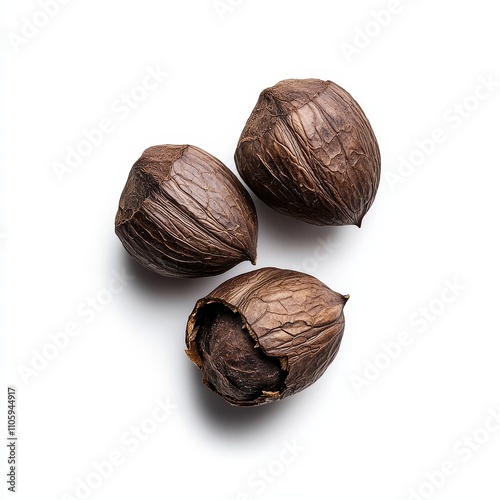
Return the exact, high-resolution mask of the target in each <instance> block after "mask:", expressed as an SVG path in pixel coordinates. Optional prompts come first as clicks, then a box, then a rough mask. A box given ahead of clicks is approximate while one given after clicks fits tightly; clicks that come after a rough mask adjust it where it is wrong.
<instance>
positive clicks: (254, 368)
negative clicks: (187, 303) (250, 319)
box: [198, 304, 285, 401]
mask: <svg viewBox="0 0 500 500" xmlns="http://www.w3.org/2000/svg"><path fill="white" fill-rule="evenodd" d="M198 343H199V345H200V352H201V353H202V360H203V368H202V376H203V379H204V381H205V383H206V384H207V385H208V386H210V387H211V388H213V390H214V391H216V392H218V393H219V394H221V395H223V396H224V397H225V398H229V399H232V400H237V401H253V400H254V399H255V398H257V397H258V396H260V394H262V392H263V391H266V392H272V391H277V390H279V389H280V388H281V387H282V386H283V379H284V375H285V374H284V372H282V370H281V368H280V361H279V359H278V358H271V357H269V356H266V355H265V354H264V353H263V352H262V350H261V349H260V348H259V347H258V344H257V343H256V342H255V340H254V339H253V338H252V337H251V336H250V334H249V333H248V331H247V330H245V329H244V328H243V324H242V321H241V317H240V315H239V314H236V313H233V312H232V311H231V310H230V309H228V308H227V307H225V306H223V305H222V304H208V305H206V306H205V307H204V308H203V311H200V322H199V330H198Z"/></svg>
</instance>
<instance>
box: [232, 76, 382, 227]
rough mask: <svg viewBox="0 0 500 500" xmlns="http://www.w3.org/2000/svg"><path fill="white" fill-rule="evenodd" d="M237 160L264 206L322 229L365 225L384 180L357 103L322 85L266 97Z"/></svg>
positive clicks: (282, 87) (307, 83) (289, 87)
mask: <svg viewBox="0 0 500 500" xmlns="http://www.w3.org/2000/svg"><path fill="white" fill-rule="evenodd" d="M235 162H236V166H237V168H238V171H239V173H240V175H241V177H242V178H243V180H244V181H245V182H246V183H247V184H248V186H249V187H250V188H251V189H252V190H253V191H254V193H255V194H256V195H257V196H258V197H259V198H260V199H261V200H262V201H263V202H264V203H267V204H268V205H269V206H270V207H272V208H273V209H274V210H276V211H277V212H279V213H281V214H285V215H289V216H292V217H295V218H297V219H300V220H303V221H305V222H309V223H311V224H316V225H335V226H341V225H347V224H355V225H357V226H360V225H361V220H362V219H363V217H364V215H365V214H366V212H367V211H368V209H369V208H370V206H371V205H372V203H373V200H374V198H375V194H376V192H377V188H378V185H379V181H380V151H379V147H378V144H377V139H376V138H375V134H374V132H373V130H372V127H371V126H370V123H369V121H368V119H367V118H366V116H365V114H364V113H363V111H362V109H361V108H360V106H359V104H358V103H357V102H356V101H355V100H354V99H353V98H352V96H351V95H350V94H348V93H347V92H346V91H345V90H344V89H342V88H341V87H339V86H338V85H336V84H335V83H333V82H331V81H322V80H317V79H304V80H283V81H281V82H279V83H278V84H276V85H275V86H274V87H271V88H268V89H265V90H264V91H263V92H262V93H261V94H260V97H259V100H258V102H257V104H256V106H255V108H254V110H253V111H252V114H251V115H250V117H249V119H248V121H247V123H246V125H245V128H244V129H243V132H242V134H241V137H240V139H239V142H238V146H237V149H236V153H235Z"/></svg>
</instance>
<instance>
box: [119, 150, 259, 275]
mask: <svg viewBox="0 0 500 500" xmlns="http://www.w3.org/2000/svg"><path fill="white" fill-rule="evenodd" d="M115 228H116V234H117V235H118V237H119V238H120V240H121V242H122V243H123V246H124V247H125V249H126V250H127V251H128V252H129V254H130V255H132V257H134V258H135V259H136V260H137V261H139V262H140V263H141V264H142V265H144V266H145V267H147V268H148V269H151V270H152V271H155V272H157V273H159V274H163V275H165V276H172V277H187V278H195V277H199V276H210V275H215V274H220V273H222V272H224V271H227V270H228V269H230V268H231V267H233V266H234V265H236V264H238V263H239V262H241V261H244V260H250V261H252V262H255V259H256V246H257V215H256V212H255V207H254V204H253V202H252V199H251V198H250V196H249V194H248V193H247V191H246V190H245V188H244V187H243V186H242V184H241V183H240V182H239V181H238V179H237V178H236V176H235V175H234V174H233V173H232V172H231V171H230V170H229V169H228V168H227V167H226V166H225V165H224V164H223V163H221V162H220V161H219V160H217V159H216V158H215V157H213V156H212V155H210V154H208V153H207V152H205V151H203V150H201V149H199V148H197V147H194V146H186V145H185V146H173V145H164V146H153V147H151V148H148V149H147V150H146V151H144V153H143V155H142V156H141V158H140V159H139V160H138V161H137V162H136V163H135V164H134V166H133V167H132V170H131V171H130V175H129V177H128V180H127V183H126V185H125V188H124V190H123V193H122V195H121V198H120V202H119V207H118V212H117V214H116V220H115Z"/></svg>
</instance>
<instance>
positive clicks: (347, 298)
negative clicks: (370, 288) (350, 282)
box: [343, 294, 351, 302]
mask: <svg viewBox="0 0 500 500" xmlns="http://www.w3.org/2000/svg"><path fill="white" fill-rule="evenodd" d="M343 297H344V299H345V301H346V302H347V301H348V300H349V299H350V298H351V296H350V295H349V294H347V295H343Z"/></svg>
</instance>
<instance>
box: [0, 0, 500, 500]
mask: <svg viewBox="0 0 500 500" xmlns="http://www.w3.org/2000/svg"><path fill="white" fill-rule="evenodd" d="M41 3H42V2H37V1H27V0H24V1H18V2H8V3H7V2H3V4H2V15H1V21H0V22H1V28H2V38H1V40H0V43H1V47H0V51H1V52H0V55H1V65H2V79H1V82H2V83H1V136H2V148H1V153H0V154H1V162H2V178H1V198H0V199H1V216H0V234H1V239H0V256H1V263H2V264H1V266H2V267H1V285H2V310H1V331H2V345H1V351H2V369H3V374H2V375H3V381H2V387H1V394H2V396H1V398H0V399H1V400H2V404H1V405H0V408H1V410H0V413H1V414H2V417H1V419H0V422H1V431H0V435H1V436H5V435H6V412H7V409H6V399H7V397H6V392H7V385H12V386H15V387H16V388H17V400H18V406H17V412H18V428H17V432H18V435H19V441H18V449H17V452H18V484H17V489H18V496H17V498H20V499H30V500H31V499H35V498H36V499H38V500H45V499H68V498H84V497H85V496H87V497H88V498H92V499H94V498H95V499H106V498H120V499H136V498H148V499H165V498H186V499H188V498H189V499H192V498H206V499H217V500H235V499H238V498H239V499H240V500H243V499H248V498H251V499H254V498H255V499H276V498H288V499H290V498H293V499H304V498H321V497H320V495H325V496H328V498H343V499H349V500H350V499H359V498H370V499H373V500H391V499H394V500H405V499H409V498H413V499H418V498H439V499H443V500H446V499H453V500H465V499H470V498H481V499H482V500H488V499H498V498H500V484H499V482H498V468H499V463H500V432H499V429H500V424H495V423H494V420H493V417H492V415H494V414H497V415H498V412H499V411H500V393H499V390H498V389H499V380H500V364H499V362H498V354H499V349H500V340H499V333H500V332H499V327H498V299H499V294H498V280H499V266H498V255H499V253H500V252H499V250H500V249H499V243H498V241H499V240H498V220H497V218H498V212H499V210H498V190H499V180H500V176H499V174H498V168H499V160H498V153H497V149H498V141H499V132H500V127H499V122H498V116H499V112H500V98H499V94H500V86H499V82H500V67H499V65H500V64H499V60H498V49H499V48H500V32H499V30H498V13H496V12H495V10H494V5H495V3H494V2H492V1H491V0H475V1H474V2H472V1H466V2H456V1H452V0H441V1H439V2H430V1H424V0H420V1H409V0H401V1H400V2H399V3H398V2H397V1H393V2H389V1H388V0H387V1H378V0H377V1H375V0H373V1H368V0H363V1H357V2H347V1H338V0H336V1H329V2H327V1H319V0H318V1H311V0H308V1H307V2H305V1H290V0H286V1H285V0H274V1H272V2H270V1H263V0H261V1H250V0H247V1H244V0H243V1H240V2H238V1H234V0H233V1H232V2H230V0H222V1H221V2H219V8H218V9H217V8H216V6H215V5H214V3H213V2H212V0H203V1H202V0H197V1H190V2H187V1H185V2H181V1H180V0H177V1H165V0H141V1H140V2H139V1H130V2H119V1H117V0H108V1H106V2H103V1H97V0H86V1H85V2H83V1H77V0H73V1H69V2H67V4H66V5H60V4H57V5H58V6H59V7H58V12H55V9H54V8H53V12H52V14H51V15H52V17H51V18H50V19H48V22H46V23H45V25H44V26H41V27H40V28H37V27H36V26H35V28H34V29H33V27H32V28H29V26H28V27H26V26H27V23H29V22H30V21H36V22H37V23H38V24H39V25H41V24H44V15H43V14H40V12H43V11H42V10H41ZM231 3H232V4H233V5H231ZM388 8H391V9H392V12H393V13H392V14H390V18H387V15H385V16H384V15H383V14H382V15H378V16H377V13H380V11H383V10H385V11H387V9H388ZM376 18H378V20H376ZM45 21H47V18H46V19H45ZM382 24H385V26H382ZM23 30H24V31H23ZM365 31H368V32H369V35H368V37H367V36H366V35H363V34H362V32H365ZM23 33H24V35H29V37H30V38H28V37H27V36H25V37H24V38H21V37H23V36H24V35H23ZM347 44H350V45H351V47H350V52H349V48H348V45H347ZM147 68H150V69H154V68H156V69H157V71H159V72H160V74H163V73H168V76H160V77H158V79H159V80H161V81H160V82H159V83H158V85H157V86H156V88H155V89H151V90H148V91H146V92H142V91H141V90H140V89H139V90H137V88H136V87H137V86H138V85H140V84H141V82H142V81H143V79H144V77H145V76H146V74H147V71H148V69H147ZM306 77H315V78H321V79H331V80H333V81H335V82H336V83H338V84H339V85H341V86H342V87H344V88H345V89H346V90H348V91H349V92H350V93H351V94H352V95H353V96H354V97H355V99H356V100H357V101H358V102H359V103H360V105H361V106H362V107H363V109H364V111H365V113H366V114H367V116H368V117H369V119H370V121H371V123H372V126H373V128H374V130H375V133H376V135H377V137H378V140H379V143H380V148H381V153H382V158H383V162H382V169H383V176H382V180H381V184H380V188H379V191H378V194H377V197H376V200H375V203H374V205H373V207H372V208H371V210H370V211H369V212H368V214H367V216H366V217H365V219H364V221H363V227H362V228H361V229H358V228H356V227H340V228H329V227H314V226H309V225H307V224H303V223H299V222H296V221H293V220H289V219H288V218H286V217H283V216H279V215H277V214H275V213H274V212H272V211H271V210H270V209H268V208H266V207H265V206H263V205H262V203H260V202H258V201H256V205H257V210H258V215H259V222H260V233H259V243H258V264H257V265H258V266H259V267H263V266H268V265H271V266H273V265H274V266H280V267H288V268H292V269H302V270H304V271H308V272H310V273H311V274H313V275H315V276H316V277H318V278H319V279H321V280H322V281H324V282H325V283H326V284H327V285H329V286H330V287H331V288H333V289H334V290H336V291H338V292H341V293H349V294H350V295H351V300H350V301H349V302H348V304H347V306H346V309H345V315H346V330H345V335H344V340H343V343H342V346H341V349H340V352H339V355H338V357H337V358H336V360H335V361H334V363H333V364H332V365H331V366H330V368H329V369H328V370H327V372H326V373H325V375H324V376H323V377H322V378H321V379H320V380H319V381H318V382H317V383H316V384H315V385H314V386H312V387H310V388H309V389H307V390H305V391H303V392H302V393H300V394H298V395H295V396H293V397H291V398H289V399H287V400H284V401H282V402H279V403H273V404H270V405H266V406H263V407H258V408H233V407H231V406H229V405H228V404H227V403H225V402H224V401H223V400H222V399H220V398H219V397H218V396H217V395H215V394H212V393H211V392H210V391H209V390H208V389H206V388H205V387H204V386H203V385H202V384H201V381H200V374H199V371H198V370H197V369H196V368H195V367H194V365H192V364H191V363H190V361H189V360H188V359H187V357H186V356H185V354H184V328H185V323H186V318H187V316H188V315H189V313H190V312H191V310H192V308H193V305H194V303H195V301H196V300H197V299H198V298H200V297H202V296H203V295H205V294H206V293H208V292H209V291H210V290H211V289H213V288H214V287H215V286H216V285H218V284H219V283H221V282H222V281H223V280H225V279H227V278H228V277H230V276H233V275H236V274H239V273H241V272H245V271H248V270H250V269H251V268H252V266H251V265H250V264H249V263H244V264H241V265H239V266H237V267H236V268H234V269H232V270H231V271H229V272H227V273H226V274H224V275H222V276H218V277H214V278H209V279H199V280H191V281H179V280H169V279H165V278H161V277H159V276H156V275H153V274H152V273H150V272H147V271H145V270H144V271H143V270H142V269H140V268H138V267H137V266H136V265H135V264H134V263H132V262H131V261H130V259H129V258H128V257H127V255H126V253H125V251H124V249H123V248H122V246H121V244H120V242H119V240H118V238H117V237H116V236H115V234H114V215H115V211H116V208H117V203H118V198H119V195H120V193H121V190H122V188H123V185H124V183H125V180H126V177H127V175H128V171H129V169H130V167H131V166H132V164H133V163H134V162H135V160H136V159H137V158H138V157H139V156H140V155H141V153H142V151H143V150H144V149H146V148H147V147H149V146H152V145H156V144H165V143H171V144H185V143H191V144H194V145H197V146H199V147H201V148H203V149H205V150H207V151H209V152H210V153H212V154H213V155H215V156H217V157H218V158H220V159H221V160H222V161H223V162H224V163H226V164H227V165H228V166H229V167H230V168H231V169H232V170H233V171H234V170H235V166H234V161H233V153H234V149H235V147H236V143H237V139H238V137H239V134H240V132H241V130H242V128H243V125H244V123H245V121H246V119H247V117H248V115H249V114H250V111H251V110H252V108H253V106H254V104H255V102H256V100H257V97H258V95H259V93H260V91H261V90H263V89H264V88H265V87H268V86H271V85H273V84H275V83H276V82H278V81H279V80H281V79H285V78H306ZM488 80H489V81H490V83H489V84H488V85H489V86H490V87H491V88H490V89H489V90H487V88H486V87H485V86H484V84H482V83H481V82H482V81H483V82H484V81H488ZM149 83H151V81H150V82H149ZM134 89H135V90H134ZM131 92H132V93H134V94H133V95H135V96H137V97H138V98H139V99H140V100H141V102H133V103H132V104H133V106H134V108H133V109H132V108H131V107H130V106H129V105H125V106H124V104H123V102H122V99H124V97H123V95H124V94H125V95H126V94H130V93H131ZM476 92H477V93H478V95H479V96H480V97H481V99H478V98H476V97H475V93H476ZM460 110H462V111H460ZM460 113H462V114H460ZM103 119H107V120H108V126H109V128H111V129H112V130H108V132H109V133H106V134H104V136H103V138H102V141H101V143H100V144H98V145H96V146H93V147H92V148H91V150H90V152H88V153H89V154H88V155H87V156H86V157H85V158H84V159H83V160H82V161H81V162H80V164H78V165H76V166H74V168H72V169H71V171H68V172H64V173H63V175H61V174H60V175H59V176H58V175H56V172H55V171H54V164H55V163H57V162H59V163H65V161H66V158H65V157H66V155H67V152H68V148H76V147H77V146H78V144H80V143H81V141H83V140H84V139H85V136H84V131H85V130H87V131H90V130H92V129H94V128H96V127H98V126H99V124H100V122H101V120H103ZM110 124H111V125H110ZM435 129H440V130H441V132H439V131H438V132H435ZM436 134H437V135H436ZM433 135H436V136H437V137H440V143H439V144H435V143H431V142H429V141H431V140H433V139H432V137H433ZM417 141H420V143H421V144H422V143H423V144H424V146H421V147H423V148H426V151H427V153H426V154H424V153H418V147H419V146H418V145H417ZM402 158H406V160H407V161H411V162H412V165H413V167H412V166H411V165H410V167H408V166H406V168H403V167H401V165H402V163H403V160H402ZM391 174H393V176H392V177H391ZM394 176H400V177H399V178H397V177H394ZM325 248H326V250H325ZM328 252H329V253H328ZM123 270H125V273H127V274H128V275H133V276H134V279H133V280H130V281H128V282H127V286H126V287H124V288H123V290H122V291H121V293H115V294H114V295H113V297H112V302H111V303H109V304H107V305H105V306H104V305H102V304H101V305H100V306H99V304H98V306H99V307H100V308H102V310H100V311H99V312H96V313H95V314H94V315H91V313H88V310H89V305H88V303H87V301H88V300H89V299H90V300H92V298H93V297H94V298H95V297H97V298H101V299H109V298H110V296H109V293H108V292H106V291H103V290H105V289H106V287H107V286H108V283H109V281H110V279H111V278H112V276H113V273H116V272H124V271H123ZM450 286H452V288H450ZM446 289H447V290H446ZM443 291H444V295H442V293H443ZM442 297H443V298H445V299H446V301H447V303H445V302H443V300H442ZM85 311H87V312H85ZM426 311H427V312H426ZM68 323H75V324H76V326H77V327H78V329H79V330H78V332H79V334H78V335H76V336H73V337H71V338H69V340H68V341H67V342H66V344H67V345H66V346H65V347H64V348H61V349H60V350H56V351H55V353H54V344H53V341H52V340H51V336H52V338H55V335H56V334H58V333H60V332H62V331H63V330H64V329H65V328H66V327H67V324H68ZM405 332H406V333H405ZM59 337H60V338H62V337H63V335H60V336H59ZM398 338H399V339H400V340H401V338H403V339H406V340H407V342H406V344H405V345H404V346H403V347H397V346H395V345H394V342H395V341H397V340H398ZM383 345H385V346H386V349H388V347H387V346H388V345H389V346H392V350H393V354H392V355H393V358H394V359H390V358H389V357H388V355H387V354H385V353H384V347H383ZM44 352H45V354H47V353H48V355H49V356H52V357H53V359H50V360H47V358H46V357H44V358H43V359H41V356H44V355H43V353H44ZM44 360H45V361H44ZM32 363H34V366H35V368H34V367H33V366H32ZM371 363H373V365H371ZM368 366H370V367H371V368H367V367H368ZM377 366H378V368H377ZM28 369H31V370H33V371H32V372H29V371H28V372H26V370H28ZM23 371H24V373H25V375H24V376H23V375H22V372H23ZM26 373H29V375H26ZM157 398H160V399H161V400H163V401H167V400H169V401H170V402H169V404H170V405H175V407H176V408H175V410H173V411H172V413H171V415H170V416H169V417H168V418H167V419H166V420H165V421H163V422H159V423H157V422H156V421H155V420H152V418H153V417H156V418H157V420H158V419H159V418H160V417H161V416H163V415H165V412H163V413H162V412H161V411H160V409H159V408H158V403H157V400H158V399H157ZM499 418H500V417H499ZM141 425H142V426H143V430H142V431H141V432H143V431H144V430H146V431H147V432H146V433H145V434H143V438H144V441H141V442H140V444H139V445H138V446H136V445H137V443H138V442H139V441H132V440H131V436H132V434H131V433H132V432H133V430H134V426H138V427H139V428H140V426H141ZM141 435H142V434H141ZM467 436H470V439H471V440H470V441H467V439H469V438H468V437H467ZM132 443H135V444H132ZM287 446H289V447H292V448H294V452H293V453H292V452H290V451H285V450H287ZM1 448H2V450H3V451H2V454H1V465H0V470H1V471H2V477H3V478H4V479H2V484H1V485H0V488H1V491H2V494H3V493H4V492H5V493H8V492H7V484H6V481H5V475H4V472H5V471H6V469H7V463H6V462H7V457H6V455H5V451H6V446H5V442H2V443H1ZM135 448H137V449H135ZM110 455H112V456H113V457H121V461H120V463H119V464H118V465H116V464H115V466H114V468H113V470H112V471H110V470H109V468H108V469H106V471H105V472H106V475H107V476H108V477H105V478H103V477H102V475H103V474H104V473H102V474H101V476H98V475H97V473H96V470H95V467H94V465H93V464H94V463H102V462H104V461H107V460H109V457H110ZM445 462H446V463H445ZM443 463H445V465H444V468H445V469H446V472H447V475H443V473H436V471H438V470H441V469H442V468H443ZM430 478H432V479H430ZM88 481H89V482H90V483H91V489H90V490H86V488H85V487H82V486H81V484H82V482H88ZM426 482H427V484H426ZM432 482H434V485H432ZM78 485H80V487H79V488H78ZM412 490H414V491H415V494H414V493H412ZM7 497H8V496H6V498H7Z"/></svg>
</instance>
